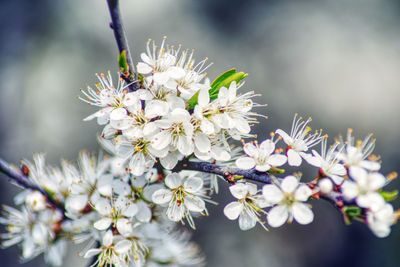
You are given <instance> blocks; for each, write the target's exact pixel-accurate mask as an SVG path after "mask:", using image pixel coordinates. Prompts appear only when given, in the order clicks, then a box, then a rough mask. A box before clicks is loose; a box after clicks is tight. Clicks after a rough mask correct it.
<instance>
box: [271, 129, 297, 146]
mask: <svg viewBox="0 0 400 267" xmlns="http://www.w3.org/2000/svg"><path fill="white" fill-rule="evenodd" d="M275 133H277V134H279V135H280V136H281V137H282V138H283V141H284V142H285V143H286V144H287V145H290V144H291V143H292V141H293V139H292V138H291V137H290V136H289V135H288V134H287V133H286V132H285V131H283V130H281V129H278V130H276V131H275Z"/></svg>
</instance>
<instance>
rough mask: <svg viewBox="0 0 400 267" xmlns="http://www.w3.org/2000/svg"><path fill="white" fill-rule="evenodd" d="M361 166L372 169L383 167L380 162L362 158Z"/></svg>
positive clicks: (376, 169)
mask: <svg viewBox="0 0 400 267" xmlns="http://www.w3.org/2000/svg"><path fill="white" fill-rule="evenodd" d="M360 166H361V167H363V168H365V169H367V170H370V171H378V170H379V169H380V168H381V164H379V162H376V161H371V160H362V161H361V162H360Z"/></svg>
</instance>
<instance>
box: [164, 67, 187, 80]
mask: <svg viewBox="0 0 400 267" xmlns="http://www.w3.org/2000/svg"><path fill="white" fill-rule="evenodd" d="M167 72H168V75H169V76H170V77H171V78H173V79H175V80H177V79H180V78H182V77H183V76H185V74H186V72H185V70H184V69H182V68H181V67H170V68H168V71H167Z"/></svg>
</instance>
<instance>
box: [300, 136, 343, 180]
mask: <svg viewBox="0 0 400 267" xmlns="http://www.w3.org/2000/svg"><path fill="white" fill-rule="evenodd" d="M326 142H327V138H323V140H322V143H321V155H320V154H319V153H318V152H317V151H315V150H312V156H311V155H307V156H305V159H306V161H307V162H308V163H309V164H311V165H313V166H315V167H318V168H320V172H321V175H322V176H326V177H329V178H331V179H332V180H333V182H334V183H335V184H337V185H339V184H341V183H342V182H343V179H344V178H343V176H344V175H346V174H347V171H346V168H345V167H344V166H343V165H342V164H340V163H339V160H338V153H340V151H339V152H337V151H336V148H337V147H338V145H339V143H335V144H334V145H333V146H331V147H330V148H329V150H328V151H327V150H326V149H327V147H326Z"/></svg>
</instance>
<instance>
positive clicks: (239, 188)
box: [229, 183, 249, 199]
mask: <svg viewBox="0 0 400 267" xmlns="http://www.w3.org/2000/svg"><path fill="white" fill-rule="evenodd" d="M229 190H230V191H231V194H232V195H233V196H234V197H235V198H237V199H242V198H245V197H246V196H247V193H248V192H249V191H248V188H247V185H246V184H244V183H237V184H235V185H231V186H230V187H229Z"/></svg>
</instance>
